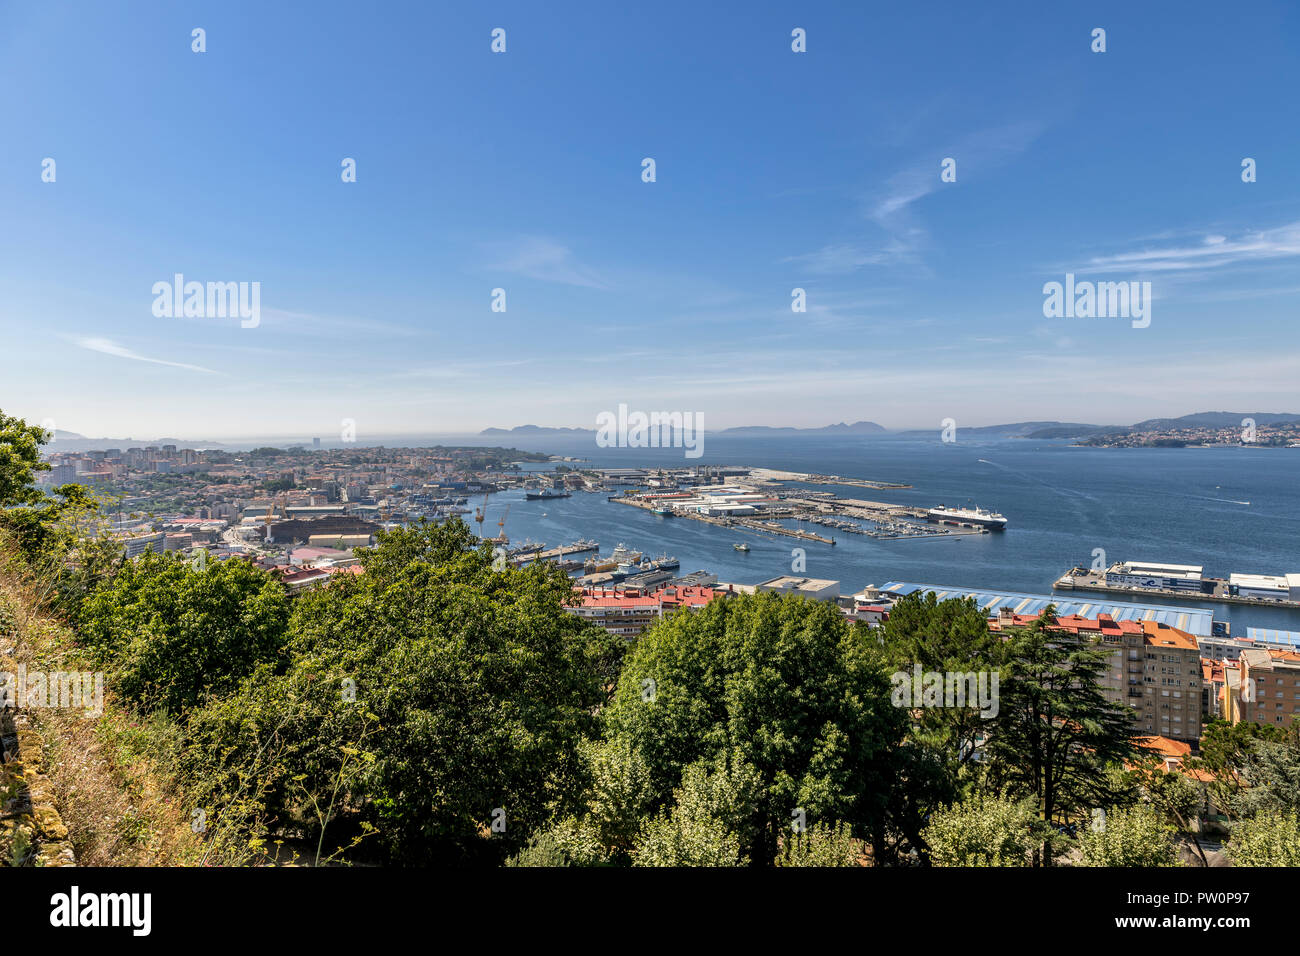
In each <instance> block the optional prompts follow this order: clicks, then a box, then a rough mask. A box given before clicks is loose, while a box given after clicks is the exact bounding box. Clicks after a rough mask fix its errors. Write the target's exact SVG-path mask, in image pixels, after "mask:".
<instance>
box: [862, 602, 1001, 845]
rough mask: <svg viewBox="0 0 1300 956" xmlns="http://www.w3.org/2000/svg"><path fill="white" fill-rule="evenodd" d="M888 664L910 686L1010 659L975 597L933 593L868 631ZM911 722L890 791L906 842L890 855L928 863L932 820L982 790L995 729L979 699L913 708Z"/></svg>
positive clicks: (895, 822)
mask: <svg viewBox="0 0 1300 956" xmlns="http://www.w3.org/2000/svg"><path fill="white" fill-rule="evenodd" d="M866 634H867V635H868V636H867V638H866V639H867V640H868V641H870V640H871V639H872V638H874V639H875V640H876V641H877V642H878V643H879V645H880V647H881V649H882V651H881V652H882V654H883V655H884V658H885V660H886V661H887V662H888V665H889V667H890V668H891V669H892V670H894V671H895V672H896V673H901V674H902V675H903V676H904V677H905V678H906V679H908V681H909V683H910V681H911V678H912V675H913V674H914V673H915V672H916V669H918V668H919V670H920V672H922V673H927V672H934V673H940V674H976V675H978V674H979V673H981V672H982V673H984V674H986V675H990V676H989V678H988V679H989V681H990V683H989V684H988V685H986V686H990V687H991V686H992V683H991V682H992V675H994V674H997V675H998V677H999V679H1000V676H1001V666H1002V659H1003V656H1004V649H1003V642H1002V639H1001V637H1000V636H999V635H997V634H995V633H993V632H991V631H990V630H989V624H988V615H987V614H986V613H985V612H984V611H982V610H980V609H979V608H978V607H976V605H975V602H974V601H972V600H970V599H964V600H959V599H949V600H946V601H940V600H938V599H937V597H936V595H935V594H934V592H932V591H927V592H923V593H921V592H918V593H915V594H909V595H907V596H906V597H904V598H903V599H902V600H900V601H898V602H897V603H896V604H895V605H894V607H893V608H892V609H891V610H890V613H889V620H888V621H886V622H885V624H884V625H883V627H880V628H874V629H870V630H866ZM908 713H909V716H910V726H909V729H908V734H907V739H906V741H905V743H904V745H903V747H902V750H901V751H900V753H899V767H898V777H897V784H898V785H897V786H895V787H893V788H892V790H891V799H890V807H889V818H890V822H891V833H893V834H895V835H896V836H897V837H898V838H899V839H898V842H897V843H891V844H889V845H887V847H886V854H885V859H893V858H896V857H897V856H899V855H900V854H903V853H905V852H906V850H907V848H908V847H910V848H911V849H913V850H915V852H916V853H917V854H918V855H919V856H920V858H921V860H922V861H924V860H925V859H926V857H927V853H928V850H927V847H926V845H925V841H924V839H923V837H922V836H921V832H922V828H923V827H924V826H925V821H926V818H927V817H928V816H929V815H930V814H931V813H932V812H933V811H934V810H936V809H939V808H941V807H944V806H947V805H949V804H951V803H953V802H954V801H956V800H958V799H959V798H960V797H962V796H963V795H970V794H971V793H973V792H976V791H977V790H978V789H979V788H980V784H981V780H982V777H983V774H982V771H981V768H980V765H979V762H978V761H977V760H976V759H975V758H976V754H977V753H978V750H979V745H980V743H981V742H982V739H983V737H984V735H986V734H987V733H988V732H989V729H990V727H991V724H990V721H989V715H988V714H987V713H981V711H980V710H979V708H978V707H977V706H975V702H972V705H971V706H966V707H955V706H954V707H947V706H945V707H915V708H909V710H908Z"/></svg>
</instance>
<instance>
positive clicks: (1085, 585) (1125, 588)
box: [1052, 568, 1300, 611]
mask: <svg viewBox="0 0 1300 956" xmlns="http://www.w3.org/2000/svg"><path fill="white" fill-rule="evenodd" d="M1211 580H1214V581H1215V582H1216V583H1215V587H1214V590H1213V591H1210V592H1200V591H1186V590H1175V589H1173V588H1141V587H1133V586H1131V585H1123V584H1107V583H1106V575H1105V572H1101V571H1090V570H1085V569H1083V568H1071V569H1070V570H1069V571H1066V572H1065V573H1064V574H1062V575H1061V576H1060V577H1059V578H1057V579H1056V582H1055V583H1054V584H1053V585H1052V589H1053V590H1056V591H1093V592H1095V593H1098V594H1125V595H1128V596H1130V597H1132V596H1134V595H1139V596H1141V595H1151V596H1155V597H1163V598H1177V599H1178V600H1181V601H1206V602H1209V603H1213V604H1243V605H1247V606H1249V607H1276V608H1282V609H1284V610H1293V611H1295V610H1300V601H1280V600H1277V599H1274V598H1258V597H1242V596H1241V595H1238V594H1228V593H1226V584H1225V583H1224V582H1222V581H1221V579H1211Z"/></svg>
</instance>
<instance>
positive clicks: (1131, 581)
mask: <svg viewBox="0 0 1300 956" xmlns="http://www.w3.org/2000/svg"><path fill="white" fill-rule="evenodd" d="M1106 583H1107V584H1109V585H1111V586H1112V587H1127V588H1159V589H1161V590H1165V591H1189V592H1191V593H1194V594H1201V593H1205V591H1206V590H1207V586H1208V587H1209V588H1212V587H1213V585H1212V584H1209V585H1207V582H1206V581H1205V575H1204V569H1203V568H1202V567H1201V565H1199V564H1155V563H1152V562H1147V561H1121V562H1117V563H1115V564H1112V565H1111V566H1110V567H1109V568H1107V569H1106Z"/></svg>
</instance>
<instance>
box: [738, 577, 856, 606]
mask: <svg viewBox="0 0 1300 956" xmlns="http://www.w3.org/2000/svg"><path fill="white" fill-rule="evenodd" d="M756 590H759V591H774V592H776V593H777V594H797V595H799V596H800V597H807V598H816V599H817V600H819V601H838V600H839V598H840V582H839V581H828V580H823V579H822V578H801V577H796V576H794V575H789V574H786V575H782V576H781V577H779V578H772V580H770V581H764V582H762V583H761V584H759V585H758V586H757V588H756Z"/></svg>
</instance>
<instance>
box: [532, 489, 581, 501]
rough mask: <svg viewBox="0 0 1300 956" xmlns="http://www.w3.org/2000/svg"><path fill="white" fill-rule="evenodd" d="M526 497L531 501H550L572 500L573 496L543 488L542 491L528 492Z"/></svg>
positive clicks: (565, 492)
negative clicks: (558, 499)
mask: <svg viewBox="0 0 1300 956" xmlns="http://www.w3.org/2000/svg"><path fill="white" fill-rule="evenodd" d="M524 497H525V498H527V499H528V500H529V501H550V500H551V499H552V498H572V497H573V495H572V494H570V493H569V492H567V491H556V490H555V489H554V488H543V489H542V490H541V491H526V492H524Z"/></svg>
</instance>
